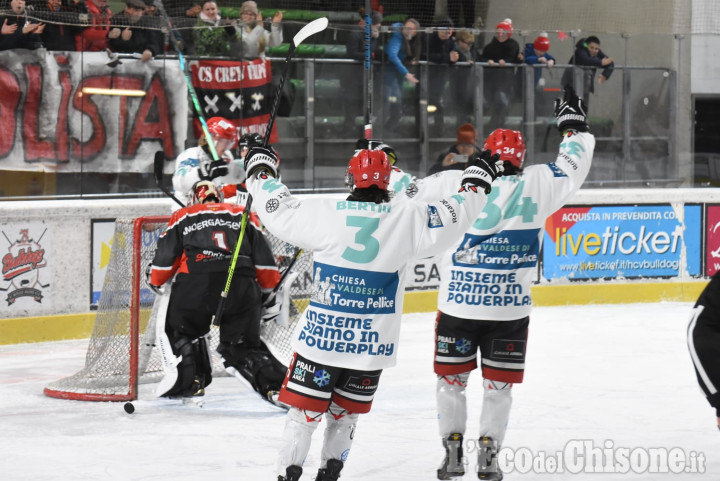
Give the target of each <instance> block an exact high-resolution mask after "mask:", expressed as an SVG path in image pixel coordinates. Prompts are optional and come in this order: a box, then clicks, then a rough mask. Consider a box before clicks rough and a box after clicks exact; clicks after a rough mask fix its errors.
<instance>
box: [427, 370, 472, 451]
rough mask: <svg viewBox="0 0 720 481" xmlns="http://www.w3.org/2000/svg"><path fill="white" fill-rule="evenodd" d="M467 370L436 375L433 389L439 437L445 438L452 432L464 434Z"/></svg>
mask: <svg viewBox="0 0 720 481" xmlns="http://www.w3.org/2000/svg"><path fill="white" fill-rule="evenodd" d="M469 377H470V373H469V372H464V373H462V374H455V375H448V376H438V377H437V384H436V389H435V399H436V401H437V411H438V427H439V429H440V437H442V438H443V439H445V438H447V437H448V436H449V435H451V434H453V433H460V434H465V425H466V423H467V399H466V396H465V388H466V387H467V382H468V378H469Z"/></svg>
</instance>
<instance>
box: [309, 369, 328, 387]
mask: <svg viewBox="0 0 720 481" xmlns="http://www.w3.org/2000/svg"><path fill="white" fill-rule="evenodd" d="M313 382H314V383H315V384H317V385H318V387H325V386H327V385H328V384H330V373H329V372H327V371H326V370H325V369H320V370H319V371H317V372H316V373H315V377H314V378H313Z"/></svg>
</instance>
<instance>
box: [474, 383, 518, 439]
mask: <svg viewBox="0 0 720 481" xmlns="http://www.w3.org/2000/svg"><path fill="white" fill-rule="evenodd" d="M512 386H513V385H512V383H509V382H501V381H491V380H489V379H483V391H484V393H483V405H482V412H481V413H480V437H483V436H487V437H491V438H493V439H494V440H495V441H497V444H498V449H499V448H500V446H501V445H502V443H503V440H504V439H505V431H506V430H507V424H508V419H510V407H511V406H512Z"/></svg>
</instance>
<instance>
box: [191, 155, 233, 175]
mask: <svg viewBox="0 0 720 481" xmlns="http://www.w3.org/2000/svg"><path fill="white" fill-rule="evenodd" d="M198 171H199V172H198V173H199V174H200V180H213V179H215V178H217V177H223V176H225V175H228V173H229V172H230V171H229V170H228V163H227V162H225V161H224V160H223V159H220V160H214V161H212V162H210V163H209V164H205V163H203V162H201V163H200V165H199V166H198Z"/></svg>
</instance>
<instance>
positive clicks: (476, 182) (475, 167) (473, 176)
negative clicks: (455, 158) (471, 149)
mask: <svg viewBox="0 0 720 481" xmlns="http://www.w3.org/2000/svg"><path fill="white" fill-rule="evenodd" d="M504 170H505V169H504V168H503V162H502V160H500V154H495V155H492V152H491V151H490V150H485V151H483V153H482V154H480V155H479V156H476V157H474V158H473V159H472V163H471V164H470V165H468V167H467V168H466V169H465V171H464V172H463V175H462V178H461V179H460V185H461V186H463V187H465V186H467V185H470V186H478V187H482V188H483V189H484V190H485V194H489V193H490V190H491V187H490V185H491V184H492V182H493V181H494V180H495V179H497V178H498V177H500V174H502V173H503V171H504Z"/></svg>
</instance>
